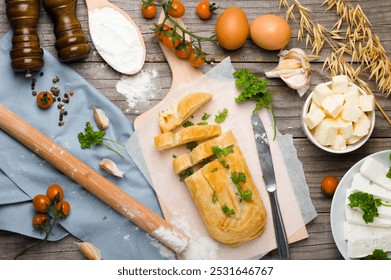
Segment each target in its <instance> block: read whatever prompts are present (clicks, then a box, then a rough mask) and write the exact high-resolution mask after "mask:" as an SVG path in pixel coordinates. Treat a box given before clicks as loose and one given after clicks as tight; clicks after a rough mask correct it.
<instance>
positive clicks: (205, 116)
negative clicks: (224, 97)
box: [201, 113, 211, 121]
mask: <svg viewBox="0 0 391 280" xmlns="http://www.w3.org/2000/svg"><path fill="white" fill-rule="evenodd" d="M210 115H211V114H207V113H204V115H203V116H202V118H201V119H202V120H203V121H207V120H208V119H209V118H210Z"/></svg>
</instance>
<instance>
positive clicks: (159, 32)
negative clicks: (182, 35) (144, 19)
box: [155, 23, 171, 41]
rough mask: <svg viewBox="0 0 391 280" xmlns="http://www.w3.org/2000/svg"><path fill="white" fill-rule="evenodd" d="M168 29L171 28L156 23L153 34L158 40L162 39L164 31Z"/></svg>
mask: <svg viewBox="0 0 391 280" xmlns="http://www.w3.org/2000/svg"><path fill="white" fill-rule="evenodd" d="M170 29H171V28H170V27H169V26H168V25H167V24H165V25H163V27H162V24H161V23H160V24H158V25H156V27H155V36H156V38H157V39H158V40H159V41H163V38H164V35H165V33H166V32H167V31H170Z"/></svg>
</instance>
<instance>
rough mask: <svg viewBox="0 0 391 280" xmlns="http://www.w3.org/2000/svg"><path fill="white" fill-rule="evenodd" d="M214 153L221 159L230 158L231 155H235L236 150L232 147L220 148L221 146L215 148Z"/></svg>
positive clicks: (213, 148)
mask: <svg viewBox="0 0 391 280" xmlns="http://www.w3.org/2000/svg"><path fill="white" fill-rule="evenodd" d="M212 152H213V154H214V155H215V156H216V157H217V158H221V157H222V156H225V157H226V156H228V155H229V154H230V153H233V152H234V150H233V148H232V147H226V148H220V147H219V146H213V147H212Z"/></svg>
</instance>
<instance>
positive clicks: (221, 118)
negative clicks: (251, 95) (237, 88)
mask: <svg viewBox="0 0 391 280" xmlns="http://www.w3.org/2000/svg"><path fill="white" fill-rule="evenodd" d="M227 116H228V109H227V108H224V109H223V110H222V111H219V114H218V115H215V123H222V122H223V121H225V119H226V118H227Z"/></svg>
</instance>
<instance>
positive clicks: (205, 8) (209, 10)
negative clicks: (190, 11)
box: [196, 1, 219, 19]
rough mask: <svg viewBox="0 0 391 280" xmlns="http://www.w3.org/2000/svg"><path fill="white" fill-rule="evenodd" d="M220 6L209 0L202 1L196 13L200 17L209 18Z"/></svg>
mask: <svg viewBox="0 0 391 280" xmlns="http://www.w3.org/2000/svg"><path fill="white" fill-rule="evenodd" d="M218 8H219V7H218V6H216V4H215V3H213V4H211V3H210V2H209V1H200V2H199V3H198V5H197V8H196V14H197V16H199V18H200V19H208V18H210V17H211V16H212V14H214V11H215V10H217V9H218Z"/></svg>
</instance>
